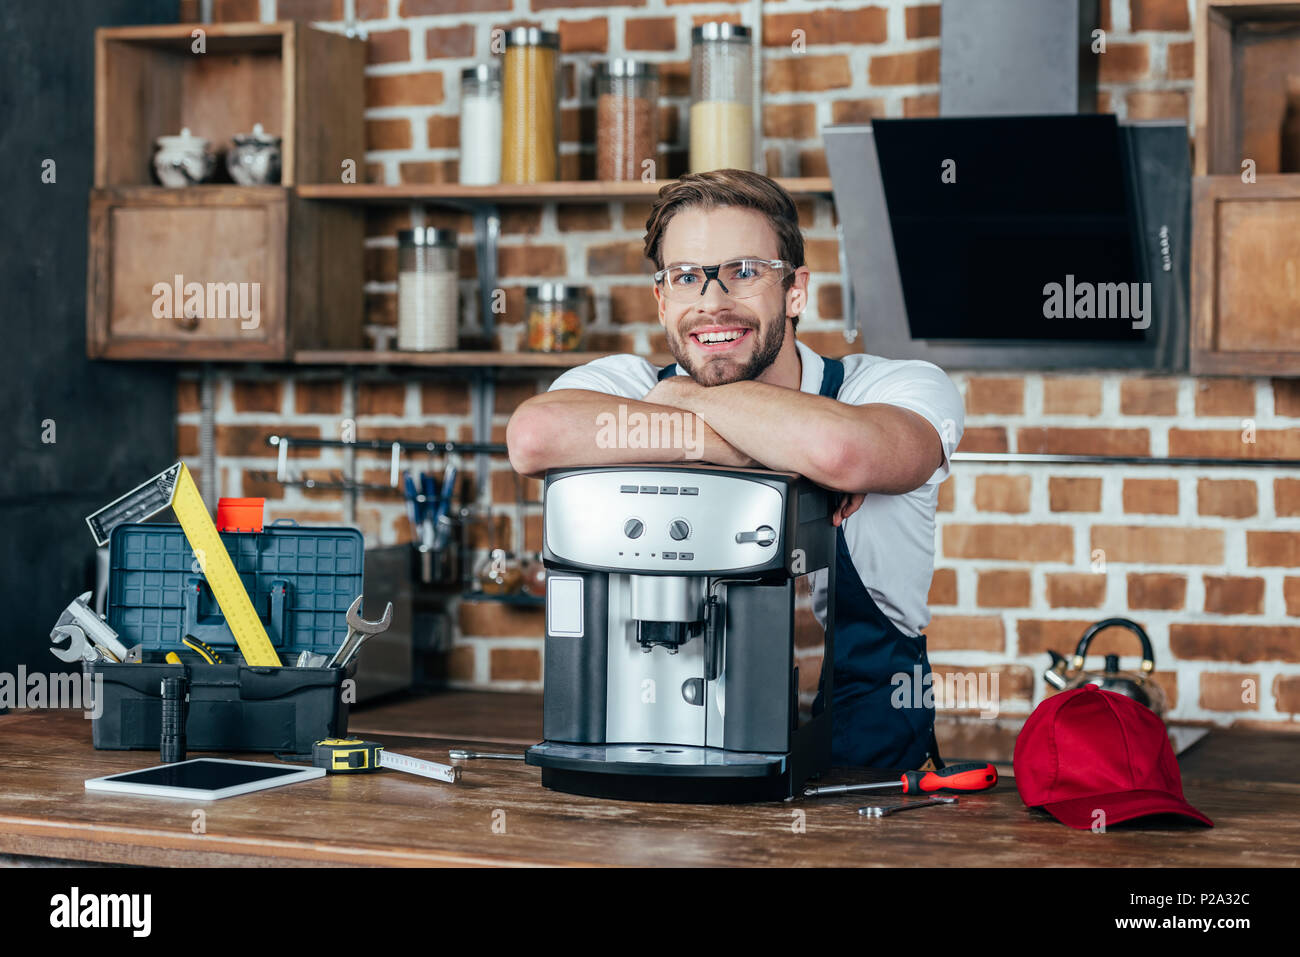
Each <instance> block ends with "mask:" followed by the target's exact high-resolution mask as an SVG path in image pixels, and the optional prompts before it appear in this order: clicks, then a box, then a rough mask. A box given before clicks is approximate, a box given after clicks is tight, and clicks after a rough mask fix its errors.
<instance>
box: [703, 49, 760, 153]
mask: <svg viewBox="0 0 1300 957" xmlns="http://www.w3.org/2000/svg"><path fill="white" fill-rule="evenodd" d="M752 43H753V41H752V38H751V34H750V30H749V28H748V27H743V26H740V25H738V24H735V23H702V24H700V25H699V26H698V27H695V28H694V29H693V30H691V116H690V127H691V156H690V166H691V172H692V173H703V172H706V171H708V170H712V169H752V168H753V164H754V110H753V92H754V73H753V65H752V64H753V49H752Z"/></svg>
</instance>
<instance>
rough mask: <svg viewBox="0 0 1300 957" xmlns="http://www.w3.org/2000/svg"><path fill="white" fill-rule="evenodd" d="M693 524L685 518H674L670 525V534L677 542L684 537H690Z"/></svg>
mask: <svg viewBox="0 0 1300 957" xmlns="http://www.w3.org/2000/svg"><path fill="white" fill-rule="evenodd" d="M690 534H691V526H690V523H688V522H687V521H686V520H685V519H681V518H678V519H674V520H673V521H672V522H671V523H669V525H668V536H669V537H670V538H671V539H672V540H673V541H675V542H680V541H681V540H682V539H683V538H687V537H689V536H690Z"/></svg>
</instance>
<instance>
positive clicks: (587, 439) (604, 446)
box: [506, 389, 755, 476]
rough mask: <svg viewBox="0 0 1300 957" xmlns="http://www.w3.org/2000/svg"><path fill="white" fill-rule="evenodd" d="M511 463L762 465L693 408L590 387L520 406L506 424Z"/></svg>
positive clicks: (524, 468)
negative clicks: (731, 443) (609, 392)
mask: <svg viewBox="0 0 1300 957" xmlns="http://www.w3.org/2000/svg"><path fill="white" fill-rule="evenodd" d="M506 445H507V447H508V448H509V451H510V464H511V465H512V466H513V467H514V469H515V471H517V472H520V473H522V474H524V475H530V476H537V475H541V474H543V473H544V472H545V471H546V470H547V469H552V468H565V467H569V466H581V465H617V464H621V463H625V462H658V463H675V462H688V461H703V462H712V463H716V464H722V465H746V464H755V463H753V462H752V461H750V460H749V459H748V458H747V457H746V456H744V455H741V454H740V453H739V452H738V451H737V450H736V449H735V448H733V447H732V446H731V445H730V444H729V443H727V442H726V441H725V440H724V439H723V438H722V437H721V436H720V435H719V434H718V432H717V431H716V430H714V429H713V428H712V427H710V426H709V425H708V423H707V422H705V421H704V419H703V418H702V417H700V416H698V415H695V414H693V413H691V412H688V411H685V410H682V409H678V408H674V407H672V406H666V405H660V404H658V403H654V402H641V401H639V400H637V399H625V398H622V397H620V396H611V395H606V394H605V393H603V392H593V391H589V390H586V389H557V390H556V391H554V392H546V393H543V394H541V395H538V396H534V397H533V398H531V399H528V400H527V401H525V402H523V403H522V404H520V406H519V407H518V408H517V409H516V410H515V413H514V415H512V416H511V418H510V423H509V425H508V426H507V427H506Z"/></svg>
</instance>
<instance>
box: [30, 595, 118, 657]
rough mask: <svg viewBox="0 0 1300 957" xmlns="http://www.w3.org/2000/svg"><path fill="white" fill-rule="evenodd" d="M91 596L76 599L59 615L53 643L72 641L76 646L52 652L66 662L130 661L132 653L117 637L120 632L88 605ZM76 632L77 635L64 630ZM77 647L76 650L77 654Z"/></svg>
mask: <svg viewBox="0 0 1300 957" xmlns="http://www.w3.org/2000/svg"><path fill="white" fill-rule="evenodd" d="M89 599H90V592H85V593H83V594H81V595H78V596H77V597H76V598H74V599H73V600H72V601H71V602H70V603H69V604H68V607H67V608H65V609H64V610H63V614H61V615H59V620H58V621H57V622H55V623H54V630H53V631H51V632H50V640H51V641H61V640H62V639H63V638H67V637H71V638H72V639H73V641H72V645H71V646H69V647H68V648H66V649H60V648H51V649H50V651H52V652H53V653H54V656H55V657H56V658H59V659H61V660H63V661H77V660H79V659H80V660H83V661H95V660H96V659H97V658H105V659H107V660H108V661H126V659H127V657H128V655H129V654H130V652H129V651H128V649H127V647H126V645H124V644H122V642H121V641H120V640H119V639H118V637H117V632H116V631H114V630H113V629H112V628H110V627H109V625H108V622H106V621H104V619H102V618H100V617H99V616H98V615H96V614H95V612H94V609H92V608H91V607H90V605H88V604H87V601H88V600H89ZM72 628H75V630H76V633H75V634H73V632H72V631H66V630H64V629H72ZM74 646H75V648H76V650H75V651H74V650H73V647H74Z"/></svg>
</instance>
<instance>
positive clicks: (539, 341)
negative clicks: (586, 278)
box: [524, 282, 591, 352]
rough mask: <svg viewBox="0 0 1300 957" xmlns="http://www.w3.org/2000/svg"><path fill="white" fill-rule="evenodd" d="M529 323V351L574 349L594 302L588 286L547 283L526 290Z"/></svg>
mask: <svg viewBox="0 0 1300 957" xmlns="http://www.w3.org/2000/svg"><path fill="white" fill-rule="evenodd" d="M524 301H525V302H526V304H527V307H528V309H527V312H528V325H527V330H526V339H525V343H524V345H525V348H526V349H527V350H528V351H530V352H575V351H577V350H578V349H580V348H582V335H583V331H584V330H585V328H586V324H587V314H588V309H589V307H590V303H591V297H590V296H589V295H588V292H587V289H586V287H585V286H571V285H568V284H566V283H562V282H544V283H540V284H538V285H536V286H529V287H528V288H527V289H526V290H524Z"/></svg>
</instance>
